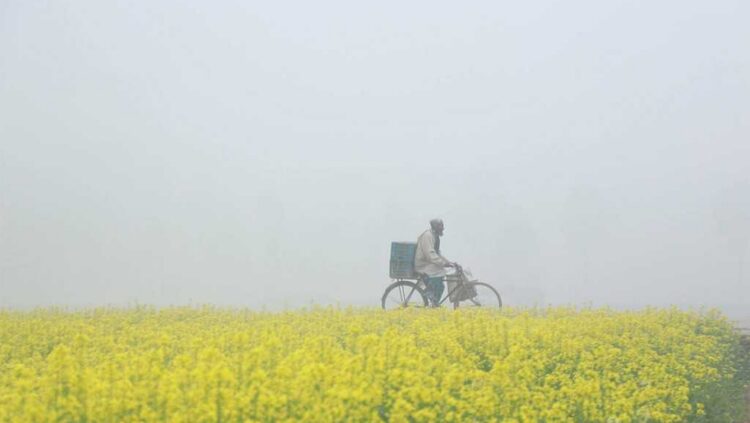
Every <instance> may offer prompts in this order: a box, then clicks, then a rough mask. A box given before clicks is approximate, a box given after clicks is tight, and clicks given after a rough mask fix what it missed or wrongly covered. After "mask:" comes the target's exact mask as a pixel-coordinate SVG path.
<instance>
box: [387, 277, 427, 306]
mask: <svg viewBox="0 0 750 423" xmlns="http://www.w3.org/2000/svg"><path fill="white" fill-rule="evenodd" d="M380 303H381V305H382V306H383V310H394V309H399V308H407V307H418V308H425V307H427V295H425V293H424V291H422V289H421V288H419V287H418V286H417V284H415V283H414V282H410V281H396V282H394V283H392V284H390V285H389V286H388V288H386V289H385V292H384V293H383V298H382V299H381V300H380Z"/></svg>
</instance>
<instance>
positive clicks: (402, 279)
mask: <svg viewBox="0 0 750 423" xmlns="http://www.w3.org/2000/svg"><path fill="white" fill-rule="evenodd" d="M415 252H416V244H414V243H397V242H394V243H392V244H391V278H393V279H396V281H395V282H393V283H392V284H390V285H389V286H388V287H387V288H386V289H385V292H384V293H383V297H382V298H381V300H380V303H381V306H382V307H383V309H384V310H391V309H399V308H407V307H415V308H427V307H430V306H432V307H440V306H442V305H443V303H445V302H446V301H450V302H451V303H452V304H453V308H454V309H457V308H459V307H469V308H474V307H495V306H497V308H500V309H501V308H502V307H503V301H502V299H501V298H500V294H499V293H498V292H497V290H495V288H493V287H492V286H491V285H489V284H487V283H484V282H479V281H472V280H469V279H470V278H469V276H468V275H467V273H466V272H464V269H463V267H461V266H460V265H458V264H456V267H455V269H456V271H455V273H454V274H452V275H449V276H446V282H447V284H448V293H446V294H445V296H444V297H443V298H442V299H440V300H439V301H437V302H436V303H433V304H430V302H429V299H428V296H427V293H426V292H425V289H426V287H427V284H426V282H427V275H424V274H418V273H416V272H415V271H414V254H415Z"/></svg>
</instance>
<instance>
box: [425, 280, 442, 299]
mask: <svg viewBox="0 0 750 423" xmlns="http://www.w3.org/2000/svg"><path fill="white" fill-rule="evenodd" d="M443 290H445V286H444V285H443V277H442V276H436V277H431V278H427V295H428V296H429V297H430V301H431V303H432V304H433V305H438V303H439V302H440V297H442V296H443Z"/></svg>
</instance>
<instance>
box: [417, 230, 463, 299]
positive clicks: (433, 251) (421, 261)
mask: <svg viewBox="0 0 750 423" xmlns="http://www.w3.org/2000/svg"><path fill="white" fill-rule="evenodd" d="M443 231H445V225H444V224H443V221H442V220H441V219H432V220H430V229H428V230H426V231H424V233H422V235H420V236H419V238H418V239H417V253H416V256H415V258H414V269H415V270H416V271H417V272H418V273H423V274H425V275H427V280H426V283H427V297H428V299H429V300H430V303H431V304H432V305H433V306H434V307H436V306H437V305H438V302H439V301H440V297H441V296H442V295H443V290H444V289H445V287H444V286H443V279H444V277H445V268H446V267H454V266H455V263H452V262H451V261H449V260H448V259H446V258H445V257H443V256H442V255H441V254H440V237H441V236H443Z"/></svg>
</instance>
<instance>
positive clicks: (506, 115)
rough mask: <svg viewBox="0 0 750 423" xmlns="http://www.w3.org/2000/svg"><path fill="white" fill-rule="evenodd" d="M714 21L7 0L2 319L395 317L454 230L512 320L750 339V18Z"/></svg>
mask: <svg viewBox="0 0 750 423" xmlns="http://www.w3.org/2000/svg"><path fill="white" fill-rule="evenodd" d="M701 6H702V3H700V2H687V3H686V2H666V3H659V4H655V5H650V6H649V8H648V10H645V11H644V9H643V7H642V6H640V5H635V4H631V3H630V2H607V3H606V4H602V3H600V2H593V1H592V2H581V3H580V4H577V5H575V7H573V6H572V5H570V4H566V3H559V4H558V3H554V4H546V5H544V6H541V5H539V6H536V5H521V4H513V5H510V4H508V5H499V4H491V3H487V4H481V5H480V4H474V5H464V6H463V7H461V8H457V7H456V5H451V4H435V3H421V4H399V6H398V7H396V4H395V3H387V2H386V3H379V4H378V5H370V6H368V7H366V8H363V7H360V6H356V5H352V4H349V3H347V2H338V3H337V2H328V3H325V4H320V3H317V4H314V5H313V4H306V3H284V2H281V3H275V4H273V5H271V4H253V5H250V4H245V3H242V2H236V3H235V2H223V3H216V4H211V5H208V4H204V3H201V2H196V3H194V4H189V3H185V2H170V1H164V2H151V3H149V4H148V5H142V6H139V7H131V6H128V5H127V4H126V3H118V2H104V3H102V2H94V1H89V2H76V3H60V2H55V3H50V4H38V3H29V2H6V3H5V4H4V5H2V6H0V49H1V51H2V57H3V58H2V62H1V64H0V284H1V285H0V306H4V307H27V306H36V305H50V304H61V305H98V304H133V303H147V304H161V305H168V304H188V303H219V304H231V305H242V306H252V307H260V306H265V307H270V308H280V307H294V306H299V305H308V304H311V303H315V304H329V303H330V304H357V305H376V304H377V301H378V298H379V295H380V293H381V292H382V290H383V288H384V287H385V286H386V285H387V283H388V282H389V279H388V273H387V266H388V254H389V251H388V249H389V246H390V242H391V241H415V240H416V237H417V236H418V235H419V234H420V233H421V232H422V231H423V230H425V229H426V228H427V227H428V221H429V219H431V218H433V217H440V218H443V219H444V221H445V224H446V233H445V236H444V240H443V250H444V252H445V254H446V256H449V257H451V258H452V259H454V260H456V261H459V262H461V263H463V264H466V265H468V266H470V267H471V268H472V269H473V271H474V273H475V274H477V275H478V276H479V277H481V278H482V279H483V280H487V281H491V282H492V283H493V284H495V285H496V286H497V287H498V288H499V290H500V291H501V292H502V293H503V297H504V300H505V302H506V303H507V304H516V305H534V304H539V305H543V304H578V305H580V304H593V305H597V306H598V305H612V306H643V305H669V304H675V305H683V306H685V305H686V306H700V305H706V306H718V307H723V308H725V309H726V310H727V311H729V312H731V313H735V314H741V313H742V312H743V311H742V310H743V308H745V306H747V305H748V300H747V299H748V298H749V297H750V284H749V283H748V279H749V278H750V271H748V269H747V267H748V266H747V261H748V255H749V254H750V252H749V250H748V239H749V238H750V172H749V171H748V163H750V142H749V136H750V119H748V116H749V114H750V103H749V101H750V100H749V99H750V77H749V75H750V69H749V68H750V53H748V50H747V49H746V48H745V47H746V40H748V39H750V30H748V27H747V25H744V16H747V13H742V12H748V9H747V5H745V4H744V3H742V2H731V1H725V2H719V3H717V4H716V5H713V6H712V7H711V9H710V10H704V9H703V8H702V7H701ZM740 10H741V11H742V12H739V11H740ZM645 12H647V13H645ZM667 16H668V18H666V17H667Z"/></svg>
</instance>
